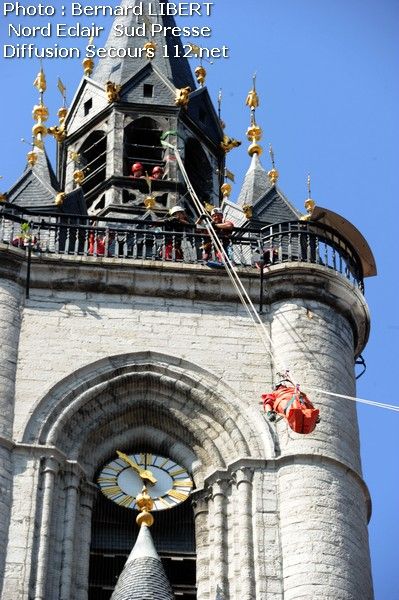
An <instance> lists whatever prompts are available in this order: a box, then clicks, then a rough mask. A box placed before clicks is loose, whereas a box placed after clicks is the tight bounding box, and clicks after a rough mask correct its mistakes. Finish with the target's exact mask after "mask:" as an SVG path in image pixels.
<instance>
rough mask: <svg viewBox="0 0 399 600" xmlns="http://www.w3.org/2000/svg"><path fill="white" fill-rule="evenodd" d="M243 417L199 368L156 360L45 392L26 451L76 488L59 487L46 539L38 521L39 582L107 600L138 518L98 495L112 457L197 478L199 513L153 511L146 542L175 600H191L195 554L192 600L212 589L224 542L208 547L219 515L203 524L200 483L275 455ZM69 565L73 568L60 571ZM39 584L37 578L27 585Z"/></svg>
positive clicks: (229, 394) (114, 359)
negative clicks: (138, 459)
mask: <svg viewBox="0 0 399 600" xmlns="http://www.w3.org/2000/svg"><path fill="white" fill-rule="evenodd" d="M247 411H249V412H251V409H244V410H243V408H242V407H240V403H239V399H238V398H237V396H236V394H235V393H234V391H233V390H232V389H231V388H230V387H229V386H228V385H227V384H226V383H225V382H223V381H221V380H220V378H217V377H216V376H214V375H212V374H211V373H210V372H209V371H206V370H205V369H203V368H201V367H200V366H199V365H195V364H193V363H190V362H188V361H185V360H183V359H180V358H176V357H173V356H168V355H164V354H160V353H156V352H146V351H143V352H137V353H131V354H125V355H120V356H111V357H108V358H104V359H101V360H99V361H97V362H95V363H93V364H91V365H87V366H85V367H82V369H80V370H78V371H75V372H73V373H72V374H71V375H70V376H68V377H66V378H65V379H64V380H63V381H62V382H60V383H59V384H57V385H56V386H54V388H52V389H51V390H49V392H48V394H46V396H45V397H44V398H42V399H41V401H40V402H39V403H38V405H37V407H36V408H35V410H34V411H33V413H32V415H31V416H30V418H29V420H28V422H27V424H26V427H25V430H24V433H23V437H22V439H21V441H22V440H23V441H25V442H29V441H30V442H33V441H34V442H35V443H36V444H45V445H46V446H49V447H51V448H55V449H57V451H59V460H61V462H62V461H63V460H64V461H65V462H64V464H60V468H61V469H66V470H71V469H72V470H75V471H76V473H78V478H77V481H76V487H75V488H72V487H68V486H69V484H67V487H65V486H63V485H61V484H62V477H61V479H60V480H59V479H57V480H56V485H55V487H54V492H51V494H52V496H51V497H50V496H49V498H48V501H47V506H48V511H47V512H48V515H47V517H46V518H47V520H46V529H44V528H43V529H41V527H42V525H41V522H42V521H43V519H40V518H38V521H37V527H36V536H37V540H38V547H39V550H40V551H41V552H42V555H43V560H42V562H41V566H40V573H39V575H40V577H44V578H46V586H47V588H48V589H50V588H51V589H58V588H59V587H61V589H62V590H63V593H64V596H65V597H68V598H77V599H79V600H83V598H84V599H86V598H87V597H88V594H89V589H90V594H91V595H90V596H89V598H96V599H97V600H98V599H100V600H101V599H102V598H104V599H105V598H110V596H111V593H112V588H113V586H114V585H115V582H116V579H117V576H118V575H119V574H120V573H121V571H122V568H123V565H124V563H125V562H126V556H127V555H128V554H129V553H130V551H131V549H132V547H133V545H134V541H135V536H136V535H137V526H136V524H135V522H134V516H135V512H134V511H132V510H129V509H125V508H124V507H123V506H118V505H117V504H115V506H114V505H113V504H114V503H112V502H111V501H109V500H108V498H105V497H103V495H102V493H101V492H100V491H97V489H96V481H97V475H98V473H99V472H100V471H101V470H102V469H103V467H104V466H105V465H106V464H107V463H108V462H109V460H110V459H112V458H114V457H115V453H116V450H117V449H119V450H122V451H123V452H136V451H139V452H152V453H154V454H155V453H156V454H158V456H165V457H167V456H169V457H171V458H172V459H173V461H174V462H176V463H177V464H178V465H181V466H182V467H184V469H185V470H186V471H187V472H188V473H190V474H192V477H193V480H194V486H195V488H196V491H195V494H193V496H192V497H193V499H194V501H195V505H194V502H193V504H192V505H191V496H189V498H188V499H186V500H185V501H184V502H182V503H181V504H180V505H178V506H175V507H173V508H172V509H171V510H170V511H169V510H165V511H163V513H164V514H163V515H161V512H162V511H157V513H156V515H155V518H156V523H155V524H154V526H153V529H152V535H153V538H154V542H155V545H156V547H157V550H158V553H159V554H160V555H161V557H162V558H163V559H164V561H165V570H166V572H167V574H168V577H169V579H170V581H171V582H172V584H174V588H175V590H176V591H175V595H176V599H184V600H193V599H194V598H195V597H196V596H195V588H194V579H195V554H197V556H198V561H199V563H201V565H202V566H201V569H200V570H199V571H198V574H197V586H198V589H199V594H201V586H202V589H204V588H207V587H209V585H211V584H210V579H209V577H210V573H211V569H212V568H213V566H212V564H211V563H210V562H209V561H210V558H209V557H210V548H212V547H213V544H217V546H218V550H215V552H221V551H222V548H223V547H224V545H225V543H226V540H225V536H221V537H220V538H218V539H217V540H212V538H209V535H210V534H209V535H208V534H207V531H209V532H211V531H212V526H213V525H212V523H213V521H212V519H214V518H215V519H218V517H217V514H219V513H217V514H216V515H214V516H208V512H207V511H208V508H207V502H208V500H207V498H208V489H209V488H208V483H207V482H206V478H208V477H209V476H211V474H212V473H215V472H222V471H223V472H225V471H226V469H227V467H228V465H229V464H233V463H234V462H235V461H236V460H237V459H238V458H242V457H246V456H248V457H249V456H253V457H257V458H259V457H261V456H262V452H261V447H263V446H262V445H263V444H264V445H265V446H268V450H267V452H266V455H267V456H269V455H273V447H272V444H271V439H267V438H266V437H265V436H264V435H262V436H254V435H253V430H254V428H255V429H256V428H257V427H258V424H257V421H254V420H253V419H250V418H249V415H247V414H246V413H247ZM259 427H261V425H259ZM262 431H263V428H262ZM61 457H65V458H61ZM41 477H42V484H41V485H42V486H43V490H44V489H47V490H48V489H49V486H48V482H49V481H50V480H52V479H51V478H52V477H53V475H52V473H51V472H50V471H43V473H42V475H41ZM229 485H230V484H229ZM240 489H241V490H244V491H245V490H246V487H245V486H242V487H241V488H240ZM240 493H241V492H240ZM100 494H101V495H100ZM71 499H72V503H71V501H70V500H71ZM73 502H75V504H76V510H75V509H74V508H72V507H73ZM201 502H202V504H201ZM244 502H246V500H245V498H244ZM194 509H195V534H196V536H195V537H194ZM38 510H39V513H38V514H39V515H40V507H39V509H38ZM223 511H224V512H223ZM223 511H222V513H220V514H219V516H221V523H220V524H219V525H217V526H218V527H221V528H222V530H223V531H224V530H225V529H223V528H226V525H225V523H226V520H227V519H228V516H227V512H226V510H225V509H223ZM223 515H224V516H223ZM222 521H223V523H222ZM207 528H209V529H207ZM42 531H43V534H42ZM90 531H91V534H90ZM44 532H46V533H44ZM48 532H50V534H49V533H48ZM71 544H73V547H74V548H75V552H73V553H71ZM66 556H67V557H71V556H72V557H73V558H72V560H63V557H66ZM54 557H55V558H54ZM55 561H56V566H55V568H52V569H50V568H49V565H50V563H51V564H52V565H54V564H55ZM89 567H90V568H89ZM36 577H38V576H36V571H34V574H33V575H32V578H33V581H35V578H36ZM33 585H36V584H35V583H34V584H33ZM212 585H213V584H212ZM65 590H68V592H66V591H65Z"/></svg>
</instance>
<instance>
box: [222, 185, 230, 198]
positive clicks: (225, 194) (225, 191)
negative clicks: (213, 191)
mask: <svg viewBox="0 0 399 600" xmlns="http://www.w3.org/2000/svg"><path fill="white" fill-rule="evenodd" d="M231 190H232V187H231V185H230V183H227V182H225V183H224V184H223V185H222V186H221V187H220V191H221V192H222V196H223V198H228V197H229V196H230V194H231Z"/></svg>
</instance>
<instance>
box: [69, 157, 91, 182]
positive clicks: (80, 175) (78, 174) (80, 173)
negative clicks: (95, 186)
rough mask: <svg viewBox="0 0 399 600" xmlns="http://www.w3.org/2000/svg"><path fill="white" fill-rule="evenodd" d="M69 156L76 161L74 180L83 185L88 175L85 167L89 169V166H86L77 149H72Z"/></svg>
mask: <svg viewBox="0 0 399 600" xmlns="http://www.w3.org/2000/svg"><path fill="white" fill-rule="evenodd" d="M68 156H69V158H70V159H71V160H72V161H73V162H74V163H75V167H76V168H75V171H74V172H73V180H74V182H75V183H76V184H77V185H81V184H82V183H83V180H84V178H85V176H86V174H85V172H84V169H85V168H86V170H87V171H88V170H89V169H88V168H87V167H84V162H85V161H84V159H83V158H82V156H81V155H80V154H79V153H78V152H76V151H75V150H70V151H69V153H68Z"/></svg>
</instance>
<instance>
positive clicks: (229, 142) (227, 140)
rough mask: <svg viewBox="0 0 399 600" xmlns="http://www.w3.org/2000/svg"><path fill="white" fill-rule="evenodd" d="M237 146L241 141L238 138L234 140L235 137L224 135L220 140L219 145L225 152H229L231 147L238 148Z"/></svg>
mask: <svg viewBox="0 0 399 600" xmlns="http://www.w3.org/2000/svg"><path fill="white" fill-rule="evenodd" d="M238 146H241V142H240V141H239V140H236V139H235V138H231V137H229V136H228V135H226V134H225V135H224V136H223V139H222V141H221V142H220V147H221V148H222V150H224V152H225V153H226V154H227V152H230V150H232V149H233V148H238Z"/></svg>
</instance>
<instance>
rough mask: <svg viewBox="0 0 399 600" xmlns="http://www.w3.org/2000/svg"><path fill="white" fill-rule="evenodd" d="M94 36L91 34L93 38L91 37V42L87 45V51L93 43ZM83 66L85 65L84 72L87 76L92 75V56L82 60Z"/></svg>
mask: <svg viewBox="0 0 399 600" xmlns="http://www.w3.org/2000/svg"><path fill="white" fill-rule="evenodd" d="M93 39H94V38H93V36H91V38H90V39H89V43H88V45H87V47H86V51H87V48H88V46H91V44H92V43H93ZM82 66H83V74H84V76H85V77H90V75H91V74H92V73H93V70H94V60H93V59H92V58H89V57H88V56H86V57H85V58H84V59H83V60H82Z"/></svg>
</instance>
